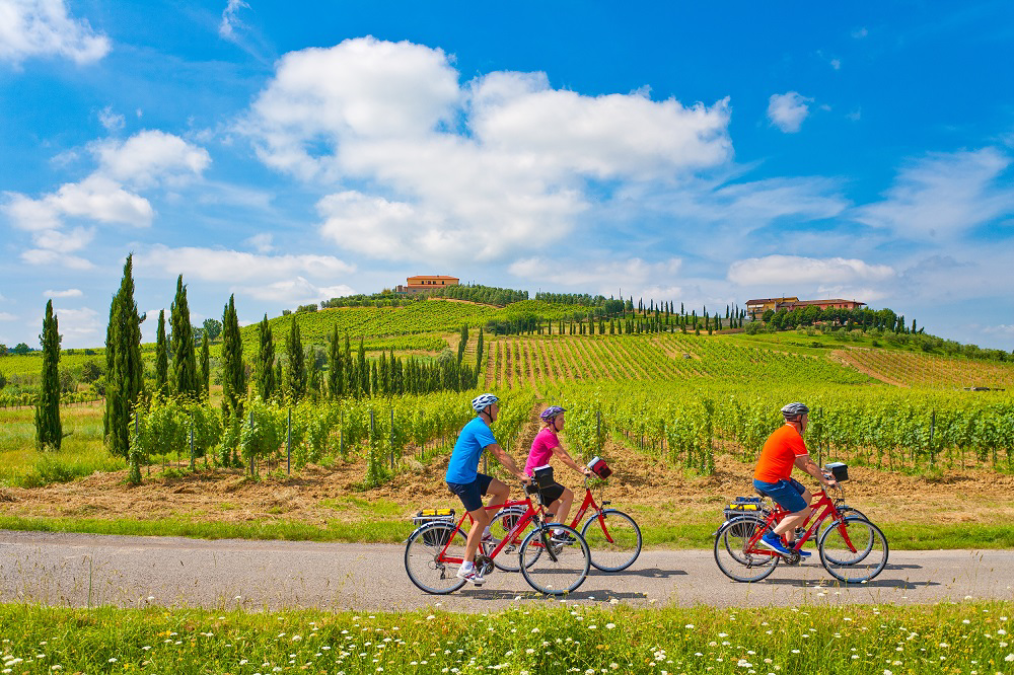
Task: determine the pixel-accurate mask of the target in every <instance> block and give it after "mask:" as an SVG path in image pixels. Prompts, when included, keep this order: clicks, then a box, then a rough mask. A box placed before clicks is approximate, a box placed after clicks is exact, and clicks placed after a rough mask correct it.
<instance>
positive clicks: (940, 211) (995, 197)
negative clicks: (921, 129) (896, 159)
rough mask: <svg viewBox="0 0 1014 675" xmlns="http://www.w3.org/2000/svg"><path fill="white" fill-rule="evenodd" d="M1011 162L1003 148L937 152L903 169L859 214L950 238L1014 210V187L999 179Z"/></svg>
mask: <svg viewBox="0 0 1014 675" xmlns="http://www.w3.org/2000/svg"><path fill="white" fill-rule="evenodd" d="M1010 165H1011V157H1010V155H1008V154H1006V153H1004V152H1002V151H1000V150H998V149H997V148H983V149H981V150H975V151H962V152H956V153H952V154H932V155H930V156H929V157H927V158H926V159H923V160H921V161H918V162H915V163H914V164H912V165H910V166H909V167H907V168H905V169H903V170H902V171H901V172H900V173H899V174H898V177H897V178H896V180H895V183H894V185H893V186H892V187H891V188H890V189H889V190H888V191H887V192H886V193H885V199H884V200H883V201H881V202H877V203H874V204H870V205H868V206H864V207H862V208H859V209H856V212H855V218H856V220H858V221H859V222H862V223H866V224H867V225H871V226H873V227H881V228H888V229H890V230H892V231H894V232H895V233H897V234H899V235H901V236H903V237H908V238H913V239H924V238H925V237H926V236H927V235H929V236H930V237H936V238H939V239H943V240H947V239H949V238H951V237H954V236H956V235H958V234H961V233H963V232H965V231H967V230H970V229H972V228H974V227H976V226H978V225H981V224H983V223H985V222H988V221H990V220H992V219H994V218H997V217H1000V216H1004V215H1010V214H1012V213H1014V189H1012V188H1011V187H1009V186H1006V185H1003V186H1001V185H999V184H998V182H999V181H998V179H999V178H1000V177H1001V176H1002V175H1003V174H1004V172H1005V171H1007V169H1008V168H1009V167H1010Z"/></svg>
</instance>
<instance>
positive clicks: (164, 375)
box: [155, 309, 169, 396]
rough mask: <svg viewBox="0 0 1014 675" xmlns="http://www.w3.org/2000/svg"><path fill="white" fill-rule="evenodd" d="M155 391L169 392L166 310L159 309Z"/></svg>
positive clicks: (160, 392)
mask: <svg viewBox="0 0 1014 675" xmlns="http://www.w3.org/2000/svg"><path fill="white" fill-rule="evenodd" d="M155 391H157V392H158V393H159V394H161V395H162V396H167V395H168V394H169V343H168V341H167V340H166V337H165V310H164V309H160V310H159V311H158V331H157V333H156V334H155Z"/></svg>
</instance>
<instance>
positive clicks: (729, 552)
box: [715, 515, 781, 583]
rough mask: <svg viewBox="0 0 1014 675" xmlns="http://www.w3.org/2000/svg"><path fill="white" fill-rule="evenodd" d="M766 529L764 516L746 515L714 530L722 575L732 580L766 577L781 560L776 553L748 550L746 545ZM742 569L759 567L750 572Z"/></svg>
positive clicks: (747, 581) (743, 580)
mask: <svg viewBox="0 0 1014 675" xmlns="http://www.w3.org/2000/svg"><path fill="white" fill-rule="evenodd" d="M758 528H760V529H761V530H764V529H767V523H766V522H765V521H764V519H763V518H759V517H757V516H754V515H745V516H739V517H737V518H733V519H732V520H730V521H728V522H727V523H725V524H723V525H722V526H721V527H720V528H718V532H716V533H715V564H717V565H718V569H720V570H721V571H722V574H724V575H725V576H727V577H729V578H730V579H732V580H733V581H738V582H740V583H753V582H755V581H761V580H762V579H766V578H767V577H768V576H769V575H770V574H771V573H772V572H774V571H775V568H776V567H778V563H779V561H780V560H781V556H779V555H778V554H777V553H773V552H772V553H771V554H770V555H769V554H767V553H760V552H758V553H754V552H752V551H749V552H748V551H747V550H746V546H747V544H748V543H749V541H750V539H751V538H752V537H753V535H754V534H755V533H756V532H757V530H758ZM742 570H756V572H755V573H753V574H748V573H745V572H743V571H742Z"/></svg>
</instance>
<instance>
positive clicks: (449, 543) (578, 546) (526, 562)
mask: <svg viewBox="0 0 1014 675" xmlns="http://www.w3.org/2000/svg"><path fill="white" fill-rule="evenodd" d="M540 501H541V500H540ZM501 507H503V508H505V509H514V510H515V511H516V512H518V514H519V515H518V516H517V519H516V522H514V524H513V526H512V527H511V528H510V530H509V531H508V533H507V534H508V536H507V537H505V538H504V539H503V540H501V541H499V542H495V545H493V544H489V543H485V542H484V543H483V545H482V546H480V547H479V550H478V551H477V552H476V556H475V566H476V567H477V568H478V569H479V570H480V571H481V572H482V575H483V576H486V575H488V574H489V573H491V572H492V571H493V567H494V565H496V566H497V567H499V568H500V569H503V567H501V566H500V565H499V564H497V562H498V560H500V559H501V558H500V557H499V556H500V554H501V553H504V552H506V554H505V555H504V556H502V557H504V558H506V557H508V556H511V555H512V554H513V553H514V552H515V551H516V552H517V560H518V567H517V568H516V569H520V570H521V572H522V574H523V575H524V577H525V581H527V582H528V584H529V585H530V586H531V587H532V588H534V589H535V590H537V591H539V592H540V593H545V594H546V595H564V594H566V593H571V592H573V591H575V590H577V588H578V587H579V586H581V584H582V583H584V580H585V578H586V577H587V576H588V570H589V568H590V561H591V553H590V552H589V550H588V544H587V543H586V542H585V540H584V537H582V536H581V535H580V534H579V533H578V531H577V530H575V529H574V528H571V527H567V526H564V525H556V524H553V526H552V527H550V526H549V525H548V524H547V523H546V522H545V517H544V512H543V507H542V505H541V503H540V505H539V506H538V507H536V506H535V505H534V504H533V503H532V499H531V496H530V495H529V493H528V488H526V494H525V499H524V500H516V501H508V502H506V503H504V504H496V505H492V506H487V507H485V508H486V510H487V511H495V510H497V509H499V508H501ZM466 518H467V519H468V521H469V522H470V523H472V524H473V525H474V521H473V520H472V516H471V515H470V514H469V513H467V512H466V513H465V515H463V516H462V517H461V518H460V519H459V520H458V521H457V523H456V524H455V522H454V510H453V509H447V510H446V513H432V514H431V513H427V512H426V511H422V512H420V513H419V515H418V516H417V517H416V519H415V520H416V522H422V524H421V525H420V526H419V527H418V528H416V530H415V531H414V532H412V534H411V535H409V537H408V541H407V542H406V544H405V571H406V572H408V578H409V579H411V580H412V583H413V584H415V585H416V586H418V587H419V588H420V589H421V590H423V591H426V592H427V593H434V594H438V595H443V594H446V593H453V592H454V591H456V590H458V589H459V588H461V587H462V586H464V585H465V583H466V582H465V580H464V579H459V578H458V577H457V571H458V568H459V567H460V566H461V564H462V563H463V562H464V554H465V539H466V534H465V532H464V531H463V530H462V529H461V526H462V525H463V524H464V522H465V519H466ZM526 530H528V531H527V532H526ZM554 530H563V533H562V534H563V536H561V533H556V532H554ZM522 533H525V534H524V535H523V536H522ZM516 540H517V541H520V545H519V546H517V547H514V546H512V545H510V544H509V542H513V541H516Z"/></svg>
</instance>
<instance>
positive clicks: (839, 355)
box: [831, 349, 908, 387]
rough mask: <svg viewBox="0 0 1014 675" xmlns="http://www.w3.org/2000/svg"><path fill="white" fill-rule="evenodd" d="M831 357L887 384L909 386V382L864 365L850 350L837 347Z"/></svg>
mask: <svg viewBox="0 0 1014 675" xmlns="http://www.w3.org/2000/svg"><path fill="white" fill-rule="evenodd" d="M831 358H832V359H833V360H835V361H837V362H838V363H840V364H842V365H843V366H848V367H850V368H855V369H856V370H858V371H859V372H860V373H862V374H863V375H868V376H869V377H872V378H873V379H875V380H880V381H881V382H884V383H886V384H893V385H895V386H896V387H908V385H907V384H905V383H904V382H902V381H900V380H894V379H891V378H890V377H887V376H886V375H884V374H883V373H880V372H878V371H876V370H874V369H873V368H868V367H867V366H865V365H863V363H862V361H860V360H859V359H858V358H857V357H856V356H854V355H853V354H850V353H849V351H848V350H845V349H836V350H834V351H833V352H831Z"/></svg>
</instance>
